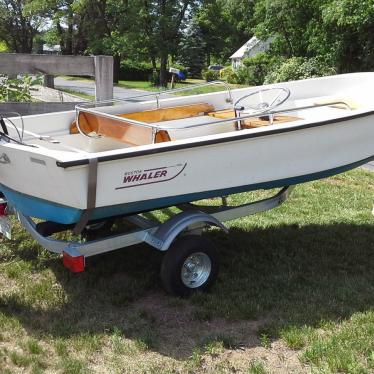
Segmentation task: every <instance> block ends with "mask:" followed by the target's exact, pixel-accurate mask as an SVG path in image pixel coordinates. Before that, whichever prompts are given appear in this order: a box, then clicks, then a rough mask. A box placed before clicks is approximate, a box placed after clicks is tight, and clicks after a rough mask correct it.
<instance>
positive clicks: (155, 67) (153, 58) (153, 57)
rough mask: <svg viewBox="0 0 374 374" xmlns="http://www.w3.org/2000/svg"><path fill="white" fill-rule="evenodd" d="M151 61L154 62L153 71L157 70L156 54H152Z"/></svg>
mask: <svg viewBox="0 0 374 374" xmlns="http://www.w3.org/2000/svg"><path fill="white" fill-rule="evenodd" d="M151 63H152V69H153V71H156V70H157V64H156V57H155V56H154V55H152V56H151Z"/></svg>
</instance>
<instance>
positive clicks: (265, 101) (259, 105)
mask: <svg viewBox="0 0 374 374" xmlns="http://www.w3.org/2000/svg"><path fill="white" fill-rule="evenodd" d="M290 94H291V92H290V90H289V89H288V88H285V87H274V88H263V89H261V90H258V91H254V92H251V93H250V94H248V95H245V96H242V97H241V98H240V99H239V100H237V101H236V102H235V104H234V110H235V114H236V116H237V114H241V113H243V114H248V115H254V116H258V115H259V114H264V113H266V112H269V111H271V110H273V109H275V108H277V107H278V106H280V105H282V104H283V103H284V102H285V101H286V100H287V99H288V98H289V97H290Z"/></svg>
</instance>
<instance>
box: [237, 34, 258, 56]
mask: <svg viewBox="0 0 374 374" xmlns="http://www.w3.org/2000/svg"><path fill="white" fill-rule="evenodd" d="M260 42H261V40H260V39H258V38H257V37H256V36H252V38H251V39H249V40H248V41H247V42H246V43H245V44H243V45H242V46H241V47H240V48H239V49H238V50H237V51H236V52H235V53H234V54H233V55H232V56H230V58H242V57H244V55H245V53H246V52H247V51H249V50H250V49H252V48H253V47H254V46H256V45H257V44H258V43H260Z"/></svg>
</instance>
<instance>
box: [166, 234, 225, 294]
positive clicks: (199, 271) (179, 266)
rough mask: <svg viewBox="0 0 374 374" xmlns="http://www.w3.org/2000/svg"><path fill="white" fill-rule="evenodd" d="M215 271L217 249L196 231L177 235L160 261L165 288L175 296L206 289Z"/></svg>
mask: <svg viewBox="0 0 374 374" xmlns="http://www.w3.org/2000/svg"><path fill="white" fill-rule="evenodd" d="M217 275H218V256H217V252H216V249H215V247H214V245H213V243H212V242H211V241H210V240H209V239H207V238H205V237H201V236H197V235H189V236H184V237H181V238H179V239H177V240H176V241H175V242H174V243H173V244H172V245H171V247H170V248H169V250H168V251H167V252H166V254H165V256H164V259H163V262H162V265H161V280H162V283H163V286H164V288H165V289H166V291H168V292H169V293H171V294H173V295H178V296H188V295H190V294H191V293H193V292H196V291H203V290H207V289H208V288H209V287H210V286H211V285H212V284H213V282H214V281H215V280H216V278H217Z"/></svg>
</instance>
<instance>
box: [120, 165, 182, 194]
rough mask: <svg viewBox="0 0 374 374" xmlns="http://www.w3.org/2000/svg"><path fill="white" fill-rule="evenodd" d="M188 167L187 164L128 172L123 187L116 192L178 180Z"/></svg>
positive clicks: (124, 177)
mask: <svg viewBox="0 0 374 374" xmlns="http://www.w3.org/2000/svg"><path fill="white" fill-rule="evenodd" d="M186 166H187V163H185V164H177V165H171V166H162V167H159V168H153V169H144V170H142V169H138V170H132V171H126V172H125V174H124V176H123V180H122V184H123V185H122V186H120V187H116V190H120V189H122V188H130V187H137V186H144V185H146V184H151V183H160V182H167V181H170V180H172V179H174V178H176V177H177V176H178V175H179V174H181V173H182V171H183V170H184V169H185V167H186Z"/></svg>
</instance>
